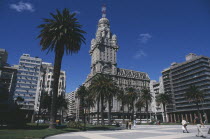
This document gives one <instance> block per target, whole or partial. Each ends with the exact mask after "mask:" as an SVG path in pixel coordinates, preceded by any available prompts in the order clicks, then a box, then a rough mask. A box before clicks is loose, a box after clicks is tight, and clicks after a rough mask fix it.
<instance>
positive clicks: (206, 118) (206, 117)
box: [204, 113, 208, 123]
mask: <svg viewBox="0 0 210 139" xmlns="http://www.w3.org/2000/svg"><path fill="white" fill-rule="evenodd" d="M204 115H205V120H206V123H208V116H207V114H206V113H204Z"/></svg>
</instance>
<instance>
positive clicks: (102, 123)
mask: <svg viewBox="0 0 210 139" xmlns="http://www.w3.org/2000/svg"><path fill="white" fill-rule="evenodd" d="M101 125H104V98H103V96H101Z"/></svg>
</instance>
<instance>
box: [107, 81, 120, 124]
mask: <svg viewBox="0 0 210 139" xmlns="http://www.w3.org/2000/svg"><path fill="white" fill-rule="evenodd" d="M104 82H105V85H106V91H107V92H106V95H105V98H106V100H107V101H108V124H109V125H111V109H112V106H111V104H112V102H113V97H115V96H116V94H117V90H118V88H117V86H116V84H115V82H114V81H113V80H112V79H110V78H106V80H104Z"/></svg>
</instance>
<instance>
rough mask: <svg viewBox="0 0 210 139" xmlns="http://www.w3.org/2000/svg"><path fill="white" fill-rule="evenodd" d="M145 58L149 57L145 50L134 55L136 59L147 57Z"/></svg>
mask: <svg viewBox="0 0 210 139" xmlns="http://www.w3.org/2000/svg"><path fill="white" fill-rule="evenodd" d="M145 56H147V54H146V53H145V52H144V51H143V50H139V51H137V52H136V54H135V55H134V58H135V59H139V58H140V57H145Z"/></svg>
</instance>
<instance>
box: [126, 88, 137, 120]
mask: <svg viewBox="0 0 210 139" xmlns="http://www.w3.org/2000/svg"><path fill="white" fill-rule="evenodd" d="M126 97H127V102H128V103H127V104H128V106H129V105H130V109H132V116H131V120H134V106H135V101H136V99H137V97H138V95H137V91H136V90H135V89H134V88H132V87H130V88H126Z"/></svg>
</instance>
